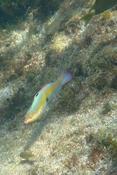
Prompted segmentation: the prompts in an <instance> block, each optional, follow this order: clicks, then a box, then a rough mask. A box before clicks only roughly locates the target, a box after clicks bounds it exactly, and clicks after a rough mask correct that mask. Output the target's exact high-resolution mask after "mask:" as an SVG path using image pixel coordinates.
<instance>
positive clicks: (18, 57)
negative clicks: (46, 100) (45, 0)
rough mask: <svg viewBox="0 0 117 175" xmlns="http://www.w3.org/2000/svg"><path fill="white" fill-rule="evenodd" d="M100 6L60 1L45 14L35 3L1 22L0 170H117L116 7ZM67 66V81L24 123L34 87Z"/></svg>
mask: <svg viewBox="0 0 117 175" xmlns="http://www.w3.org/2000/svg"><path fill="white" fill-rule="evenodd" d="M56 2H57V1H56ZM113 2H114V1H113ZM25 3H26V2H25ZM52 3H53V1H52ZM99 3H100V1H95V0H87V1H82V2H81V1H80V0H74V1H70V0H65V1H64V2H62V3H61V5H60V6H58V4H59V2H58V3H57V8H56V10H55V12H54V13H53V14H52V15H50V16H48V17H47V16H46V17H45V18H43V19H41V18H39V9H38V8H37V6H33V9H29V10H28V11H27V14H26V17H25V19H20V18H19V19H18V22H17V24H6V25H5V26H4V25H1V27H0V175H11V174H12V175H116V174H117V45H116V43H117V42H116V40H117V7H116V3H115V4H114V3H112V6H109V7H108V5H106V4H105V1H103V3H102V4H103V5H102V8H101V9H100V10H99V9H98V8H99V6H100V4H99ZM103 6H104V7H106V8H103ZM41 7H42V6H41ZM52 7H53V6H52ZM7 8H8V6H7ZM4 9H5V7H4ZM9 11H10V9H9ZM14 13H15V12H14ZM10 14H11V12H10ZM41 15H42V14H41ZM0 19H1V18H0ZM67 69H70V71H71V72H72V74H73V80H72V81H71V82H69V84H67V85H66V86H65V87H64V88H63V89H62V91H61V92H60V94H59V95H58V97H57V99H56V100H55V101H54V103H52V104H50V106H49V111H48V112H47V113H46V114H45V117H44V118H42V119H41V120H40V121H38V122H37V123H33V124H31V125H25V124H24V115H25V113H26V112H27V110H28V108H29V106H30V104H31V102H32V99H33V96H34V94H35V92H37V91H38V90H39V89H40V88H41V87H42V86H43V85H45V84H47V83H49V82H51V81H53V80H56V79H57V77H59V75H60V74H61V72H63V71H66V70H67Z"/></svg>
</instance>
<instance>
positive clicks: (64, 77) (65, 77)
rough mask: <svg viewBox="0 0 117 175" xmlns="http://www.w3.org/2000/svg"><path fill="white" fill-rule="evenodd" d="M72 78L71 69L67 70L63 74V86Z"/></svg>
mask: <svg viewBox="0 0 117 175" xmlns="http://www.w3.org/2000/svg"><path fill="white" fill-rule="evenodd" d="M71 80H72V73H71V72H70V71H67V72H65V73H64V74H63V75H62V80H61V86H64V85H65V84H66V83H68V82H69V81H71Z"/></svg>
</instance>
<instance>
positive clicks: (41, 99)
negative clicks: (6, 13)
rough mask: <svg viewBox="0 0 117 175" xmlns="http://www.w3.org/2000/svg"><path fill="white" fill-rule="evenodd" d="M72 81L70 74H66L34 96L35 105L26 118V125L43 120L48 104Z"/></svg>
mask: <svg viewBox="0 0 117 175" xmlns="http://www.w3.org/2000/svg"><path fill="white" fill-rule="evenodd" d="M71 79H72V75H71V73H70V72H66V73H64V74H63V75H62V76H61V77H59V78H58V79H57V80H56V81H55V82H51V83H49V84H47V85H45V86H44V87H43V88H42V89H41V90H40V91H39V92H37V94H36V95H35V96H34V100H33V103H32V105H31V107H30V108H29V110H28V112H27V114H26V116H25V121H24V123H25V124H29V123H32V122H34V121H36V120H39V119H41V117H42V113H43V112H44V110H45V109H46V107H47V104H48V103H49V102H51V100H52V99H53V98H54V97H55V96H56V94H57V93H59V92H60V90H61V88H62V87H63V86H64V85H65V84H66V83H67V82H69V81H70V80H71Z"/></svg>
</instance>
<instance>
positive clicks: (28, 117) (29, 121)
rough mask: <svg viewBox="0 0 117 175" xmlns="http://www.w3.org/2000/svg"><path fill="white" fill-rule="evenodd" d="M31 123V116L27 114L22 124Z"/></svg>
mask: <svg viewBox="0 0 117 175" xmlns="http://www.w3.org/2000/svg"><path fill="white" fill-rule="evenodd" d="M32 122H33V119H32V115H31V114H28V115H26V116H25V119H24V124H26V125H27V124H30V123H32Z"/></svg>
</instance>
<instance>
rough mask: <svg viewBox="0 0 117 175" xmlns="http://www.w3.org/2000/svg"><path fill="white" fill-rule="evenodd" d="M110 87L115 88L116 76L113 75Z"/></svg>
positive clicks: (116, 87)
mask: <svg viewBox="0 0 117 175" xmlns="http://www.w3.org/2000/svg"><path fill="white" fill-rule="evenodd" d="M111 87H112V88H113V89H117V76H115V77H114V78H113V79H112V82H111Z"/></svg>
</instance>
